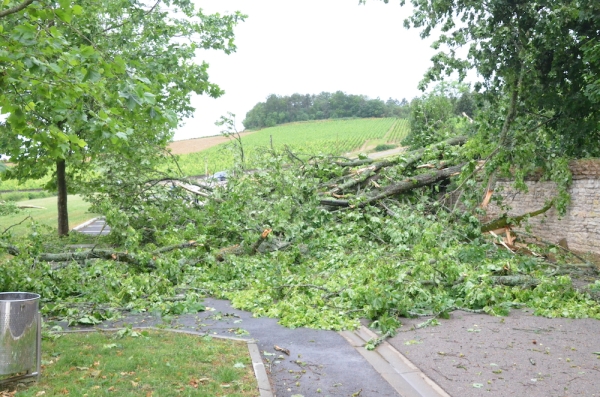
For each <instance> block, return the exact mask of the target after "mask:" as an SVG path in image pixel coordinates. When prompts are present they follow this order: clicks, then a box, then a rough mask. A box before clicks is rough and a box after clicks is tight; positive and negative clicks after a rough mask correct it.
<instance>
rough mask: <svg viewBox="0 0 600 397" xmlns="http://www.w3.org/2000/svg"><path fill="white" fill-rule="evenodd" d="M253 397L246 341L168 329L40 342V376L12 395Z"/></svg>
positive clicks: (254, 390) (84, 334) (254, 389)
mask: <svg viewBox="0 0 600 397" xmlns="http://www.w3.org/2000/svg"><path fill="white" fill-rule="evenodd" d="M61 395H70V396H89V397H92V396H119V397H127V396H136V397H138V396H142V397H163V396H165V397H169V396H206V397H209V396H210V397H213V396H229V397H246V396H258V395H259V392H258V385H257V383H256V378H255V376H254V370H253V367H252V362H251V360H250V354H249V353H248V348H247V347H246V343H244V342H237V341H229V340H221V339H214V338H211V337H210V336H205V337H201V336H195V335H188V334H182V333H175V332H167V331H138V332H136V331H132V330H124V331H120V332H118V333H115V332H82V333H69V334H62V335H61V336H60V337H59V338H56V339H53V340H44V341H43V342H42V376H41V379H40V381H39V382H38V383H34V384H33V385H32V386H31V387H29V388H28V389H26V390H19V391H18V392H17V393H16V394H15V396H16V397H25V396H27V397H29V396H31V397H34V396H61Z"/></svg>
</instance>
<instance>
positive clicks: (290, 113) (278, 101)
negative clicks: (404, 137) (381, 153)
mask: <svg viewBox="0 0 600 397" xmlns="http://www.w3.org/2000/svg"><path fill="white" fill-rule="evenodd" d="M407 115H408V102H407V101H406V99H403V100H402V101H398V100H397V99H392V98H390V99H388V100H387V101H385V102H384V101H382V100H381V99H379V98H377V99H369V98H367V97H366V96H364V95H351V94H346V93H344V92H342V91H337V92H335V93H333V94H332V93H329V92H322V93H320V94H318V95H309V94H306V95H301V94H293V95H291V96H278V95H275V94H273V95H269V96H268V97H267V99H266V101H265V102H259V103H257V104H256V105H255V106H254V107H253V108H252V109H251V110H250V111H249V112H248V113H247V114H246V118H245V119H244V121H243V124H244V127H245V128H248V129H254V128H264V127H272V126H274V125H277V124H283V123H290V122H294V121H308V120H322V119H337V118H344V117H360V118H364V117H406V116H407Z"/></svg>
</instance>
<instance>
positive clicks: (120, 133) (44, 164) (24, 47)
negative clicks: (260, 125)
mask: <svg viewBox="0 0 600 397" xmlns="http://www.w3.org/2000/svg"><path fill="white" fill-rule="evenodd" d="M13 3H14V2H12V1H8V3H7V2H4V5H5V7H8V8H6V9H5V10H2V11H0V17H1V18H2V19H0V21H1V23H2V25H0V58H1V59H2V60H3V61H4V62H2V63H1V64H0V88H1V93H0V109H1V111H2V113H8V118H7V121H6V123H7V128H6V131H7V133H6V134H3V136H2V137H1V138H0V140H1V142H0V143H1V144H2V147H3V151H5V152H6V154H8V155H9V156H10V157H11V160H12V162H14V163H15V164H16V165H15V166H14V167H11V168H10V169H9V170H8V171H7V172H6V173H5V176H4V177H5V178H15V179H19V180H24V179H29V178H40V177H43V176H46V175H47V174H48V173H49V172H51V171H52V172H53V178H52V182H51V184H50V185H49V186H47V187H48V188H50V189H51V188H53V187H55V188H56V189H57V190H58V233H59V235H66V234H67V233H68V231H69V227H68V215H67V190H68V187H69V189H70V190H72V191H76V190H77V188H78V186H77V184H73V183H71V184H70V185H69V186H68V181H69V180H70V181H73V182H75V181H78V180H80V179H81V178H83V177H84V175H85V171H86V170H88V169H91V168H92V167H93V166H94V162H95V161H96V160H97V159H101V158H102V157H105V156H120V155H126V156H129V157H135V156H136V153H138V151H139V152H140V153H147V151H144V150H139V147H138V146H137V145H139V144H140V143H141V144H146V145H157V146H159V147H161V146H162V147H164V146H165V145H166V144H167V142H168V141H169V140H170V138H171V137H172V134H173V130H174V128H175V127H177V125H178V118H179V117H184V116H189V115H190V114H191V112H192V110H193V108H192V107H191V106H190V95H191V94H192V93H196V94H204V93H207V94H209V95H210V96H213V97H218V96H220V95H221V94H222V93H223V91H222V90H221V89H220V88H219V87H218V86H217V85H215V84H212V83H210V82H209V80H208V74H207V68H208V65H207V64H206V63H202V64H198V63H196V62H195V57H196V55H197V52H198V50H201V49H217V50H223V51H225V52H226V53H230V52H232V51H234V50H235V45H234V41H233V39H234V35H233V27H234V26H235V25H236V24H237V23H238V22H239V21H242V20H243V19H244V18H245V17H244V16H243V15H241V14H239V13H235V14H232V15H219V14H215V15H205V14H204V13H202V11H201V10H197V9H196V8H195V6H194V4H193V2H191V1H190V0H157V1H156V2H155V3H154V4H152V5H148V4H146V3H145V2H143V1H136V0H131V1H130V0H118V1H114V0H78V1H75V2H74V4H72V2H71V1H70V0H59V1H58V2H56V1H51V0H47V1H44V0H42V1H36V2H32V1H26V2H24V3H21V4H20V5H15V4H13ZM161 6H162V7H161ZM130 142H131V143H132V144H130ZM133 142H135V144H133ZM138 159H139V160H140V161H141V158H138Z"/></svg>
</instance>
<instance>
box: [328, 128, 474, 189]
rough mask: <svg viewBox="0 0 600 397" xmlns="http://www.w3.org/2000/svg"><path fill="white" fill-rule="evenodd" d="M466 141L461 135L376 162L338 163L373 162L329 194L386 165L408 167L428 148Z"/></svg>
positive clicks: (361, 162) (350, 185)
mask: <svg viewBox="0 0 600 397" xmlns="http://www.w3.org/2000/svg"><path fill="white" fill-rule="evenodd" d="M466 141H467V137H466V136H462V135H461V136H457V137H454V138H450V139H447V140H445V141H442V142H439V143H436V144H433V145H430V146H428V147H427V148H422V149H417V150H414V151H412V152H405V153H402V154H401V155H398V156H396V157H394V158H392V159H391V160H383V161H380V162H375V161H374V160H372V159H366V160H356V161H353V162H346V163H337V164H338V165H340V166H343V167H354V166H358V165H365V164H371V165H370V166H369V167H366V168H363V169H361V170H358V172H357V174H358V175H357V176H356V177H355V178H353V179H351V180H350V181H347V182H346V183H344V184H342V185H339V186H334V187H333V188H332V189H331V190H330V191H329V192H328V193H329V194H336V193H341V192H343V191H345V190H347V189H349V188H352V187H354V186H356V185H358V184H360V183H363V182H364V181H366V180H367V179H368V178H370V177H371V176H373V175H374V174H376V173H378V172H379V171H380V170H381V169H382V168H385V167H390V166H393V165H397V164H401V165H402V169H406V168H408V167H409V166H411V165H413V164H414V163H416V162H417V161H419V160H421V159H422V158H423V155H424V154H425V152H426V150H438V149H440V148H442V147H444V146H446V145H447V146H455V145H463V144H464V143H465V142H466Z"/></svg>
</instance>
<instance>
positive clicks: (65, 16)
mask: <svg viewBox="0 0 600 397" xmlns="http://www.w3.org/2000/svg"><path fill="white" fill-rule="evenodd" d="M55 12H56V15H58V17H59V18H60V19H62V20H63V21H65V22H66V23H71V20H72V19H73V15H71V10H69V11H63V10H56V11H55Z"/></svg>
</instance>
